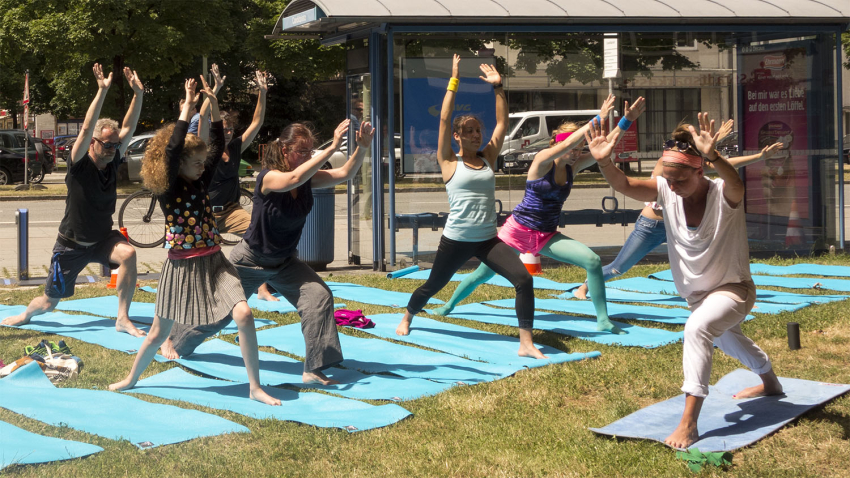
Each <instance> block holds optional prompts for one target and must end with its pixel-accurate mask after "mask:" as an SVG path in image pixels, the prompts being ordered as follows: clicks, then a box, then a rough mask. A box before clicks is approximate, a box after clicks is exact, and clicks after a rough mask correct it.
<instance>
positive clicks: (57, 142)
mask: <svg viewBox="0 0 850 478" xmlns="http://www.w3.org/2000/svg"><path fill="white" fill-rule="evenodd" d="M76 142H77V135H75V134H69V135H63V136H55V137H54V138H53V148H54V150H55V151H56V159H61V160H62V161H65V162H67V161H68V156H70V155H71V148H73V147H74V143H76Z"/></svg>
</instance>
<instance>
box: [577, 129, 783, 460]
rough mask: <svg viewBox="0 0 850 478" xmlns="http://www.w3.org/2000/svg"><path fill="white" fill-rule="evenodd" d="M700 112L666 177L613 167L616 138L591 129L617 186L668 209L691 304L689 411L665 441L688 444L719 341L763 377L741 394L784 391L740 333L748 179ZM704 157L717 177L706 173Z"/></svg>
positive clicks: (746, 273)
mask: <svg viewBox="0 0 850 478" xmlns="http://www.w3.org/2000/svg"><path fill="white" fill-rule="evenodd" d="M698 118H699V126H700V131H699V132H697V131H696V130H695V129H694V127H693V126H688V131H689V132H690V134H691V139H692V141H690V142H681V141H675V142H674V144H672V145H671V147H669V148H665V151H664V153H663V155H662V161H663V169H662V175H661V176H660V177H657V178H655V179H649V180H639V179H634V178H629V177H627V176H626V175H625V174H623V172H622V171H620V170H619V169H617V168H616V167H612V166H611V164H612V163H611V159H610V155H611V151H612V150H613V148H614V144H613V143H611V142H609V141H608V140H607V138H605V136H603V134H602V132H601V130H599V129H598V128H591V129H590V132H589V133H588V134H587V135H586V137H587V141H588V144H589V145H590V152H591V154H592V155H593V156H594V157H595V158H596V160H597V162H598V163H599V169H600V170H601V171H602V174H603V175H604V176H605V179H607V180H608V182H609V183H610V184H611V186H612V187H613V188H614V189H615V190H616V191H617V192H620V193H622V194H625V195H626V196H628V197H630V198H633V199H636V200H638V201H657V202H658V203H659V204H660V205H661V206H662V207H663V208H664V217H665V221H664V228H665V230H666V232H667V251H668V254H669V255H670V268H671V269H672V271H673V281H674V282H675V284H676V289H677V290H678V291H679V293H680V294H681V295H682V297H683V298H685V300H687V301H688V305H689V307H690V309H691V315H690V317H688V321H687V323H686V324H685V339H684V346H683V353H682V366H683V369H684V376H685V380H684V384H683V385H682V391H683V392H685V409H684V412H683V414H682V420H681V422H680V423H679V426H678V427H677V428H676V430H674V431H673V433H672V434H671V435H670V436H669V437H667V439H666V440H665V442H666V443H667V444H668V445H670V446H671V447H674V448H687V447H688V446H690V445H691V444H693V443H694V442H696V441H697V440H698V439H699V431H698V429H697V418H698V417H699V412H700V409H701V408H702V403H703V401H705V397H706V395H708V380H709V377H710V375H711V358H712V354H713V352H714V346H715V345H716V346H717V347H718V348H720V350H723V352H725V353H726V354H727V355H730V356H731V357H734V358H736V359H738V360H740V361H741V363H743V364H744V365H746V366H747V367H748V368H749V369H750V370H752V371H753V372H755V373H756V374H758V375H759V377H760V378H761V379H762V384H761V385H758V386H756V387H750V388H747V389H744V390H742V391H740V392H738V394H736V395H735V396H734V397H735V398H750V397H755V396H760V395H778V394H781V393H782V385H781V384H780V383H779V380H778V379H777V378H776V374H775V373H774V372H773V368H772V367H771V364H770V360H769V359H768V357H767V354H765V353H764V351H762V350H761V349H760V348H759V347H758V346H757V345H756V344H755V343H753V341H752V340H750V339H749V338H747V337H746V336H745V335H744V334H743V332H742V331H741V322H743V321H744V319H745V318H746V316H747V314H748V313H749V312H750V309H752V307H753V303H754V302H755V298H756V286H755V284H754V283H753V280H752V278H751V277H750V250H749V244H748V243H747V223H746V216H745V212H744V207H743V205H742V203H743V200H744V182H743V181H742V180H741V178H740V176H739V175H738V172H737V171H736V170H735V168H734V167H733V166H732V165H731V164H729V162H728V161H727V160H726V158H724V157H723V156H721V155H720V154H719V153H718V152H717V150H715V149H714V145H715V143H716V142H717V138H718V136H719V133H718V134H715V132H714V121H709V119H708V113H700V114H699V115H698ZM703 155H704V156H705V161H706V162H708V163H710V164H711V165H712V166H713V168H714V169H715V170H716V171H717V173H718V174H719V175H720V177H719V178H717V179H711V180H710V179H708V178H706V177H705V174H704V172H703Z"/></svg>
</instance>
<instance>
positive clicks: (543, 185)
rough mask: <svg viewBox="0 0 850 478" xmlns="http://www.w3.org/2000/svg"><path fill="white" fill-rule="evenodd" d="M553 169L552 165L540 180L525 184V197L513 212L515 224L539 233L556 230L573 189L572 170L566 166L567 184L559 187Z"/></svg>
mask: <svg viewBox="0 0 850 478" xmlns="http://www.w3.org/2000/svg"><path fill="white" fill-rule="evenodd" d="M555 167H556V166H555V165H552V169H550V170H549V172H548V173H546V175H545V176H543V177H542V178H540V179H535V180H534V181H526V182H525V196H524V197H523V198H522V202H521V203H519V204H518V205H517V207H515V208H514V211H513V216H514V220H515V221H516V222H518V223H520V224H522V225H523V226H525V227H527V228H529V229H534V230H535V231H540V232H555V231H557V230H558V221H559V220H560V218H561V209H563V207H564V201H566V200H567V197H569V195H570V190H572V187H573V168H572V167H571V166H570V165H567V182H566V183H565V184H564V185H563V186H559V185H558V184H557V183H556V182H555Z"/></svg>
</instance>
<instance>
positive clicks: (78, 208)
mask: <svg viewBox="0 0 850 478" xmlns="http://www.w3.org/2000/svg"><path fill="white" fill-rule="evenodd" d="M119 164H121V151H120V150H119V151H115V158H114V159H113V160H112V161H110V162H109V163H108V164H107V165H106V167H105V168H103V169H102V170H100V169H97V166H96V165H95V163H94V160H93V159H92V158H91V156H89V153H88V152H86V154H85V156H83V157H82V159H80V160H79V161H76V162H74V163H73V164H72V165H71V166H70V167H69V168H68V173H67V174H66V175H65V184H66V185H67V186H68V197H67V198H66V199H65V217H63V218H62V223H60V224H59V234H62V235H63V236H65V237H67V238H68V239H71V240H74V241H77V242H98V241H102V240H103V239H106V237H107V236H108V235H109V233H110V232H112V214H114V213H115V201H116V198H117V197H118V193H117V191H116V184H117V178H118V165H119Z"/></svg>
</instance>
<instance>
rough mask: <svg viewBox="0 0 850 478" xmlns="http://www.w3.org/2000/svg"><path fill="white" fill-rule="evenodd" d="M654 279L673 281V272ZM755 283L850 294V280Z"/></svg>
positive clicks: (764, 279) (788, 279)
mask: <svg viewBox="0 0 850 478" xmlns="http://www.w3.org/2000/svg"><path fill="white" fill-rule="evenodd" d="M650 277H652V278H654V279H660V280H666V281H672V280H673V271H671V270H670V269H667V270H666V271H661V272H656V273H654V274H650ZM752 277H753V282H755V284H756V285H757V286H769V287H785V288H788V289H829V290H837V291H839V292H850V280H846V279H824V278H823V277H817V278H815V277H775V276H759V275H754V276H752Z"/></svg>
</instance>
